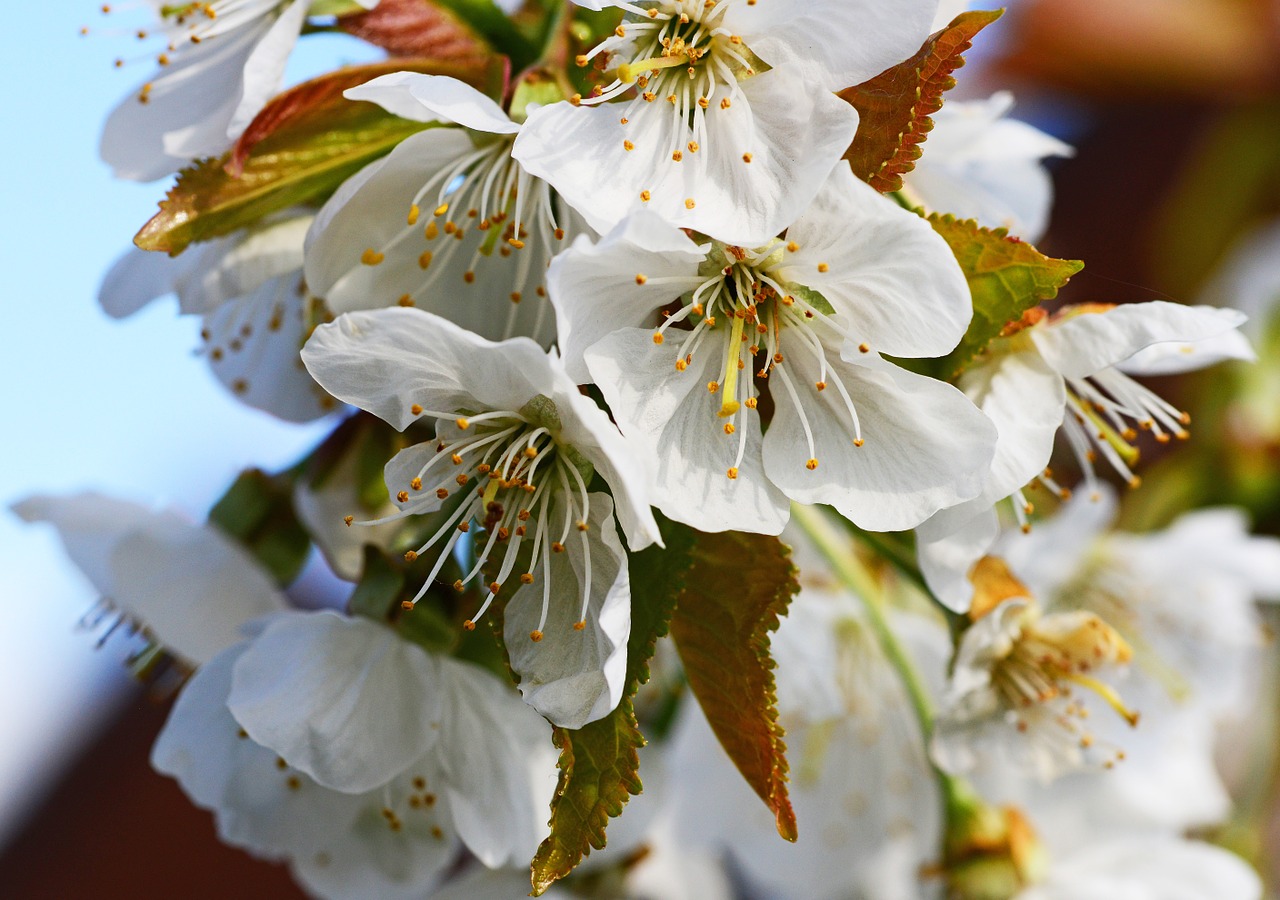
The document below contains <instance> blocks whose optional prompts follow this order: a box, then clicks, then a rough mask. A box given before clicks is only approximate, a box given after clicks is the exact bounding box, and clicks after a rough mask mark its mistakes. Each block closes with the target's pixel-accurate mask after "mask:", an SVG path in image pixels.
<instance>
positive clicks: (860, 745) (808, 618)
mask: <svg viewBox="0 0 1280 900" xmlns="http://www.w3.org/2000/svg"><path fill="white" fill-rule="evenodd" d="M805 571H806V572H807V571H808V570H805ZM892 622H893V626H894V628H895V629H896V630H897V632H898V634H899V635H900V637H901V638H902V639H903V641H904V643H905V644H906V646H907V647H908V648H909V650H910V652H912V653H913V655H914V657H915V658H916V659H917V661H918V662H919V663H920V664H921V666H922V668H923V669H924V670H925V671H926V672H928V674H929V676H930V677H936V678H940V676H941V673H942V671H943V668H944V666H945V660H946V657H947V654H948V652H949V641H948V639H947V635H946V631H945V629H944V628H943V626H942V625H941V624H940V623H939V622H937V621H935V620H932V619H925V618H922V617H919V616H914V615H908V614H903V615H900V616H894V617H893V618H892ZM771 646H772V653H773V656H774V658H775V659H776V661H777V664H778V665H777V669H776V674H777V680H778V710H779V721H780V723H781V724H782V725H783V726H784V727H785V729H786V742H787V755H788V758H789V760H790V763H791V778H790V782H791V783H790V786H789V794H790V797H791V801H792V804H793V806H794V808H795V812H796V819H797V821H798V822H799V823H800V838H799V840H798V841H797V842H796V843H795V844H787V843H784V842H783V841H780V840H779V839H778V835H777V831H776V826H775V823H774V820H773V816H772V815H771V814H770V813H769V812H768V810H766V809H765V808H764V806H763V805H762V804H761V803H760V800H759V798H758V797H756V796H755V795H754V794H753V793H752V792H751V790H750V789H749V788H748V787H747V786H746V785H745V784H744V783H743V782H742V779H741V778H740V777H739V776H738V774H737V772H736V771H735V770H734V769H733V767H732V766H731V765H729V764H728V760H727V759H726V758H725V757H724V753H723V752H722V751H721V750H720V747H719V744H718V742H717V741H716V739H715V737H714V735H713V734H712V733H711V730H710V728H709V727H708V726H707V724H706V722H705V720H704V719H703V718H702V715H701V713H700V712H699V711H698V710H697V709H696V708H694V704H693V703H689V704H688V707H689V708H688V710H687V711H686V712H685V713H682V716H683V718H682V720H681V722H680V724H679V725H678V727H677V731H676V734H675V736H674V738H673V740H674V742H675V746H674V748H673V751H672V752H673V757H672V762H673V765H672V770H673V775H672V777H673V781H674V784H675V786H676V787H677V788H678V791H677V792H675V794H674V796H673V802H674V804H675V807H676V812H675V815H676V819H677V824H678V827H679V831H678V835H679V837H680V840H681V841H682V842H684V843H686V844H689V845H692V846H698V845H708V844H709V845H711V846H712V847H713V848H716V849H719V850H720V851H722V852H727V853H728V854H729V855H730V856H731V857H732V859H733V861H734V862H735V863H736V864H737V867H740V868H741V870H742V871H743V872H744V873H745V874H746V875H747V876H748V877H749V879H750V880H751V882H752V883H753V884H755V885H757V886H759V888H760V889H761V891H762V893H761V894H760V896H768V897H777V898H796V900H801V898H803V900H820V898H829V900H835V898H848V897H857V898H867V900H871V898H875V900H913V898H916V897H918V896H921V894H920V891H921V890H922V886H921V880H920V879H921V870H922V869H923V868H925V867H927V866H929V865H930V864H934V863H937V862H938V861H939V852H940V849H941V848H940V839H941V830H940V829H941V815H940V813H941V808H942V807H941V802H940V798H939V796H938V792H937V785H936V782H935V780H934V778H933V776H932V773H931V772H930V771H929V768H928V762H927V760H926V758H925V755H924V749H923V742H922V740H921V736H920V730H919V727H918V726H917V724H916V723H915V720H914V719H913V718H912V716H911V713H910V712H909V704H908V700H907V697H906V695H905V693H904V691H903V688H902V684H901V682H900V681H899V679H898V675H897V673H896V672H894V670H893V669H892V668H891V667H890V666H889V664H888V663H887V661H886V660H885V658H884V656H883V654H882V653H881V651H880V649H879V646H878V644H877V642H876V639H875V637H874V636H873V635H872V634H871V632H870V630H869V627H868V626H867V625H866V623H865V621H864V619H863V617H862V613H861V610H860V609H859V607H858V602H857V601H856V600H855V599H854V598H852V597H849V596H847V595H841V594H838V593H835V592H832V591H828V590H826V589H824V588H822V587H818V586H815V585H812V584H806V586H805V588H804V590H803V591H802V592H801V594H800V595H799V596H798V597H796V598H795V599H794V600H793V601H792V604H791V608H790V610H789V612H788V614H787V617H786V618H785V619H783V620H782V624H781V625H780V627H779V629H778V632H777V633H776V634H775V635H774V637H773V640H772V641H771Z"/></svg>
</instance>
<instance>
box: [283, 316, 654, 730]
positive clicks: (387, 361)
mask: <svg viewBox="0 0 1280 900" xmlns="http://www.w3.org/2000/svg"><path fill="white" fill-rule="evenodd" d="M303 359H304V360H305V362H306V364H307V367H308V368H309V369H310V370H311V373H312V374H313V375H314V376H315V377H316V379H317V380H318V381H319V382H320V383H321V384H323V385H324V386H325V387H326V388H327V389H328V390H330V391H331V392H332V393H333V394H334V395H335V396H337V397H341V398H342V399H343V400H346V401H347V402H350V403H354V404H355V405H357V406H359V407H361V408H363V409H366V410H368V411H369V412H371V413H373V414H374V415H377V416H379V417H380V418H382V419H384V420H385V421H387V422H389V423H390V424H391V425H393V426H395V427H396V428H398V429H401V430H403V429H404V428H406V427H408V426H409V425H410V424H411V423H413V422H415V421H418V420H419V419H423V418H426V419H434V420H436V429H437V430H436V434H437V440H436V441H433V442H429V443H423V444H416V445H414V446H411V447H409V448H407V449H405V450H403V451H401V452H400V453H399V454H397V455H396V456H395V457H394V458H393V459H392V460H391V461H390V462H389V463H388V464H387V469H386V478H387V488H388V490H389V491H390V492H391V494H392V496H393V497H394V498H395V501H396V503H397V505H398V506H399V507H400V510H401V511H400V512H399V513H397V514H396V515H395V518H400V517H403V516H408V515H413V514H416V513H426V512H436V511H438V510H442V509H444V510H445V511H446V512H447V516H446V517H445V521H444V524H443V525H442V526H441V527H440V528H439V530H438V531H437V532H436V533H435V534H434V535H432V536H431V537H430V538H429V539H428V540H427V541H426V542H425V543H423V544H422V546H420V547H418V548H417V549H416V550H413V551H410V552H409V553H408V554H407V555H408V557H409V558H416V557H417V556H420V555H423V554H425V553H427V552H428V551H432V550H433V548H437V547H438V549H435V550H434V552H436V553H437V554H438V559H437V563H436V566H435V568H433V569H432V571H431V574H430V575H429V576H428V577H427V579H426V582H425V583H424V584H423V587H422V590H421V591H420V592H419V594H418V596H421V595H422V594H423V593H425V592H426V590H427V589H428V588H429V587H430V586H431V584H432V583H433V581H434V579H435V577H436V574H437V573H438V572H439V571H440V569H441V568H443V566H444V564H445V562H446V561H447V560H448V559H449V558H450V554H451V553H452V551H453V548H454V546H455V545H456V544H457V542H458V541H459V539H460V538H461V537H462V535H463V534H465V533H467V532H468V531H469V530H470V528H471V525H472V523H475V524H476V525H478V526H479V527H482V528H484V529H485V532H486V535H485V537H484V538H483V540H481V539H477V540H476V541H475V543H474V547H475V555H476V557H477V560H476V563H475V566H474V568H472V569H471V571H470V572H468V573H467V574H466V576H465V577H464V578H462V579H460V584H462V585H465V584H467V583H469V582H470V581H472V580H474V579H476V578H477V577H478V576H480V575H481V573H482V572H483V571H484V570H485V568H486V566H487V565H488V564H489V562H490V560H492V565H493V567H494V569H496V571H494V570H493V569H491V570H489V572H488V574H487V577H488V578H489V579H490V583H489V591H490V594H489V598H488V599H487V600H486V601H485V604H484V606H483V607H482V608H481V609H480V611H479V612H477V614H476V616H475V618H476V619H478V618H479V617H480V615H482V614H483V613H484V612H485V610H486V609H487V608H488V605H489V603H490V602H491V601H492V598H493V597H494V596H496V595H497V593H498V591H499V589H500V588H501V586H502V584H503V583H505V582H506V581H507V580H508V579H509V578H510V577H512V576H513V573H514V572H515V567H516V564H517V562H518V559H519V556H520V549H521V547H522V546H523V545H524V543H525V542H526V541H531V542H532V553H531V555H530V557H529V558H530V560H531V564H530V568H529V570H528V571H526V572H523V573H520V574H519V579H520V582H521V586H520V587H519V588H518V589H517V590H516V591H515V593H514V594H513V595H512V597H511V599H510V601H509V602H508V603H507V607H506V611H505V614H504V619H505V625H504V627H505V635H506V643H507V649H508V653H509V654H510V659H511V664H512V667H513V668H514V669H515V671H516V672H517V673H518V674H519V675H520V690H521V691H522V692H523V693H524V695H525V698H526V699H527V700H528V702H529V703H530V704H532V705H533V706H534V708H535V709H537V710H538V711H539V712H541V713H543V714H544V715H546V716H547V717H548V718H549V719H551V720H552V721H553V722H555V723H556V724H558V725H564V726H565V727H571V728H576V727H580V726H581V725H583V724H585V723H586V722H589V721H592V720H594V719H598V718H600V717H601V716H604V715H606V714H607V713H608V712H609V711H610V710H611V709H613V707H614V706H616V705H617V703H618V699H619V698H620V697H621V692H622V679H623V674H624V671H625V668H626V646H627V636H628V634H629V633H630V623H631V610H630V602H631V601H630V581H629V575H628V571H627V563H626V555H625V553H624V552H623V549H622V544H621V542H620V541H619V540H618V536H617V531H616V529H615V527H614V512H615V510H616V512H617V517H618V521H619V523H620V524H621V525H622V529H623V532H624V533H625V534H626V536H627V541H628V543H629V544H630V546H631V547H632V548H633V549H640V548H642V547H645V546H648V545H649V544H651V543H653V542H654V541H655V540H656V539H657V538H658V529H657V524H656V522H655V521H654V519H653V514H652V512H651V511H650V509H649V504H648V500H647V497H648V490H647V484H646V475H645V471H644V467H643V463H642V462H640V461H639V460H637V459H636V458H635V456H634V455H633V454H632V452H631V450H630V448H629V447H628V445H627V444H626V442H625V440H624V438H623V437H622V435H621V434H619V433H618V431H617V429H616V428H615V427H614V425H613V423H611V422H610V421H609V418H608V416H607V415H606V414H605V413H604V411H603V410H601V409H600V408H599V407H597V406H596V405H595V404H594V403H593V402H591V401H590V400H588V399H587V398H586V397H584V396H583V395H582V394H580V393H579V392H578V389H577V386H576V385H575V384H574V383H573V382H572V381H571V380H570V379H569V378H568V377H567V376H566V375H565V374H564V370H563V369H562V368H561V366H560V365H559V361H558V359H556V358H555V357H552V356H548V355H547V354H546V353H545V352H543V351H542V350H541V349H540V348H539V347H538V346H537V345H536V344H535V343H533V342H532V341H531V340H529V339H528V338H514V339H512V340H509V341H503V342H501V343H492V342H490V341H486V340H485V339H483V338H481V337H478V336H476V335H474V334H472V333H471V332H468V331H466V330H464V329H462V328H459V327H458V326H456V325H454V324H453V323H451V322H448V321H446V320H444V319H441V318H439V317H437V316H433V315H431V314H429V313H425V312H422V311H419V310H413V309H399V308H397V309H386V310H377V311H373V312H359V313H348V314H347V315H345V316H342V317H341V318H339V319H338V321H337V322H335V323H334V324H332V325H326V326H322V327H320V328H319V329H317V330H316V332H315V334H314V335H313V336H312V338H311V340H310V341H309V342H308V343H307V346H306V348H305V349H304V350H303ZM593 474H599V475H600V476H601V477H602V478H603V479H604V480H605V481H606V483H608V485H609V486H610V488H611V489H612V491H613V497H612V499H611V498H610V497H609V495H607V494H603V493H593V492H591V491H589V490H588V484H589V483H590V481H591V479H592V476H593ZM538 582H541V584H538ZM574 598H576V599H574ZM416 599H417V598H415V600H416ZM470 627H474V621H472V622H471V623H470Z"/></svg>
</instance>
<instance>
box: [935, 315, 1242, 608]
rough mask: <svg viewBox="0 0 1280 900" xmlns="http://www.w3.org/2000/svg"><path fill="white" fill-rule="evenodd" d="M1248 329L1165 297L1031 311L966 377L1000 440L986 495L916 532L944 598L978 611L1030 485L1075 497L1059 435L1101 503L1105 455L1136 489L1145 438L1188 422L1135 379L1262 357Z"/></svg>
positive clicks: (1178, 432)
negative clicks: (986, 571) (994, 556)
mask: <svg viewBox="0 0 1280 900" xmlns="http://www.w3.org/2000/svg"><path fill="white" fill-rule="evenodd" d="M1243 322H1244V316H1243V315H1242V314H1241V313H1239V312H1236V311H1235V310H1230V309H1215V308H1212V307H1207V306H1193V307H1188V306H1180V305H1178V304H1176V303H1168V302H1165V301H1152V302H1147V303H1129V304H1123V305H1120V306H1108V305H1096V304H1089V305H1083V306H1074V307H1065V308H1063V309H1062V310H1060V311H1059V312H1057V313H1055V314H1053V315H1051V316H1046V315H1045V314H1044V313H1043V312H1042V311H1040V310H1038V309H1037V310H1033V311H1032V313H1031V314H1029V315H1028V316H1026V317H1024V321H1023V323H1022V324H1021V327H1019V328H1017V329H1016V330H1015V331H1014V333H1012V334H1010V335H1008V336H1007V337H1003V338H1000V339H998V340H997V341H996V342H994V343H993V345H992V346H991V347H989V348H988V350H987V352H986V355H985V356H984V357H981V358H980V359H979V360H978V361H977V362H975V364H974V365H972V366H971V367H970V368H969V369H968V370H967V371H966V372H965V373H963V375H962V376H961V378H960V382H959V385H960V388H961V389H962V390H963V391H964V392H965V393H966V394H967V395H968V396H969V397H970V398H971V399H972V400H973V402H974V403H975V404H977V406H978V407H979V408H980V409H981V410H982V412H983V413H984V414H985V415H986V416H987V417H988V418H989V419H990V420H991V421H992V422H993V423H994V424H995V427H996V429H997V431H998V433H999V438H998V440H997V443H996V451H995V459H994V461H993V463H992V465H991V469H990V473H989V476H988V479H987V483H986V485H985V488H984V490H983V491H982V493H981V494H979V495H978V496H977V497H975V498H974V499H972V500H969V501H967V502H965V503H962V504H959V505H956V506H954V507H951V508H949V509H946V510H943V511H942V512H940V513H938V514H937V515H935V516H933V517H932V518H931V519H930V520H929V521H928V522H926V523H925V524H924V525H923V526H922V527H921V528H919V529H918V531H917V536H918V538H919V558H920V567H921V569H922V571H923V572H924V575H925V578H926V579H927V580H928V582H929V587H930V588H931V589H932V590H933V592H934V594H935V595H936V596H937V597H938V599H940V600H942V601H943V602H944V603H946V604H947V605H949V606H951V607H952V608H953V609H956V610H958V611H963V610H964V609H966V608H967V607H968V603H969V599H970V596H971V594H972V587H971V585H970V584H969V583H968V580H967V576H968V573H969V570H970V568H971V567H972V565H973V564H974V563H975V562H977V560H978V559H979V558H980V557H981V556H982V555H983V554H984V553H985V552H986V551H987V550H988V549H990V547H991V545H992V543H993V542H994V541H995V538H996V535H997V533H998V530H999V526H998V522H997V519H996V511H995V504H996V503H998V502H999V501H1001V500H1003V499H1004V498H1006V497H1010V496H1012V498H1013V501H1014V511H1015V513H1016V514H1017V515H1018V516H1019V517H1020V518H1019V520H1020V522H1023V523H1025V521H1026V519H1025V514H1024V509H1025V507H1026V506H1027V505H1028V504H1027V500H1026V498H1025V497H1024V496H1023V495H1022V493H1021V491H1022V488H1023V487H1024V486H1026V485H1027V484H1029V483H1031V482H1033V481H1037V480H1038V481H1040V482H1042V483H1043V484H1045V485H1046V486H1047V487H1049V488H1050V489H1052V490H1054V491H1055V492H1060V493H1062V494H1064V496H1065V495H1069V492H1066V491H1065V490H1064V489H1063V488H1061V487H1060V486H1059V485H1058V484H1057V483H1056V482H1054V481H1053V479H1052V477H1049V476H1048V475H1046V469H1047V467H1048V465H1049V459H1050V456H1051V455H1052V452H1053V447H1054V440H1055V438H1056V436H1057V435H1058V434H1059V432H1061V433H1062V434H1063V436H1064V438H1065V440H1066V442H1067V444H1068V446H1069V447H1070V449H1071V451H1072V452H1073V454H1074V455H1075V456H1076V458H1077V460H1078V462H1079V464H1080V467H1081V470H1082V471H1083V472H1084V477H1085V482H1086V488H1087V492H1088V493H1089V494H1090V495H1091V496H1092V495H1095V494H1097V493H1098V491H1099V488H1098V480H1097V476H1096V475H1095V473H1094V465H1093V460H1094V459H1096V458H1101V459H1103V460H1105V461H1106V462H1107V463H1108V464H1109V465H1110V466H1111V467H1112V468H1113V469H1114V470H1115V471H1116V472H1117V474H1119V475H1120V476H1121V477H1122V478H1124V479H1125V480H1126V481H1129V482H1130V483H1131V484H1134V485H1136V484H1137V483H1138V480H1137V476H1136V475H1135V474H1134V473H1133V470H1132V469H1131V468H1130V466H1131V464H1132V463H1133V462H1134V461H1135V460H1136V458H1137V451H1136V450H1135V449H1134V447H1133V443H1132V442H1133V441H1134V440H1135V439H1136V438H1137V437H1138V432H1139V431H1146V432H1149V433H1150V434H1151V435H1153V436H1154V438H1155V440H1157V441H1159V442H1162V443H1163V442H1167V441H1169V440H1171V439H1172V438H1179V439H1183V438H1185V437H1187V435H1188V434H1189V432H1188V431H1187V428H1186V426H1187V425H1188V424H1189V423H1190V418H1189V417H1188V416H1187V415H1186V413H1183V412H1181V411H1180V410H1178V409H1176V408H1174V407H1173V406H1172V405H1170V404H1169V403H1168V402H1167V401H1165V400H1163V399H1162V398H1161V397H1160V396H1159V395H1157V394H1156V393H1155V392H1154V391H1152V390H1151V389H1150V388H1147V387H1145V386H1144V385H1142V384H1140V383H1139V382H1137V381H1135V380H1134V379H1133V377H1131V376H1134V375H1138V376H1143V375H1163V374H1170V373H1174V372H1188V371H1194V370H1196V369H1200V368H1203V367H1205V366H1209V365H1213V364H1214V363H1217V362H1220V361H1222V360H1225V359H1252V358H1253V351H1252V350H1251V349H1250V346H1249V342H1248V340H1247V339H1246V338H1245V337H1244V336H1243V335H1241V334H1240V333H1239V331H1238V330H1237V329H1238V328H1239V326H1240V325H1241V324H1242V323H1243Z"/></svg>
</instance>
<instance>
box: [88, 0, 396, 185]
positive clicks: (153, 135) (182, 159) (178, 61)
mask: <svg viewBox="0 0 1280 900" xmlns="http://www.w3.org/2000/svg"><path fill="white" fill-rule="evenodd" d="M357 2H359V3H360V5H361V6H364V7H365V8H366V9H372V8H373V7H375V6H377V5H378V3H377V0H357ZM148 5H150V6H152V7H154V9H155V12H156V15H157V17H158V19H159V21H158V22H157V27H156V28H155V29H154V31H153V34H154V36H156V37H158V38H160V39H161V40H162V41H163V48H162V50H161V51H160V52H159V53H158V54H157V56H156V61H157V63H159V69H158V70H157V71H156V72H155V73H154V74H152V75H151V77H150V78H148V79H147V81H145V82H144V83H143V84H141V85H139V86H138V87H137V88H136V89H135V90H133V91H132V92H130V93H129V95H128V96H126V97H125V98H124V100H122V101H121V102H120V104H119V105H118V106H117V107H116V108H115V109H114V110H113V111H112V113H111V115H110V116H109V117H108V119H107V123H106V126H105V127H104V128H103V132H102V140H101V144H100V146H99V153H100V154H101V156H102V159H103V160H104V161H105V162H106V163H107V164H108V165H109V166H111V168H112V170H113V171H114V173H115V175H116V177H117V178H125V179H129V180H131V181H154V180H155V179H157V178H163V177H164V176H166V175H169V174H171V173H173V172H176V171H177V170H178V169H180V168H182V167H183V166H185V165H187V164H188V163H190V162H191V161H192V160H193V159H195V158H197V157H203V156H217V155H219V154H221V153H222V152H223V151H224V150H226V149H227V147H228V146H230V145H231V143H232V142H233V141H234V140H235V139H236V138H238V137H239V136H240V135H241V133H243V132H244V130H245V129H246V128H247V127H248V126H249V123H250V122H252V121H253V117H254V116H256V115H257V114H258V112H259V111H261V109H262V107H264V106H265V105H266V104H267V101H268V100H270V99H271V97H272V96H273V95H275V94H276V92H277V91H279V89H280V86H281V83H282V81H283V78H284V69H285V63H286V62H287V61H288V58H289V54H290V53H291V52H292V51H293V47H294V44H296V43H297V40H298V35H299V34H300V33H301V32H302V28H303V25H304V24H305V22H306V18H307V12H308V8H309V7H310V0H211V2H202V3H163V2H159V0H149V3H148ZM145 34H147V30H146V29H142V30H141V35H145Z"/></svg>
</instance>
